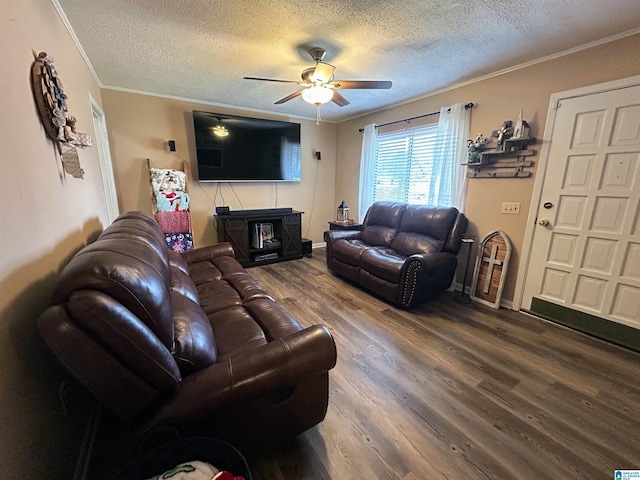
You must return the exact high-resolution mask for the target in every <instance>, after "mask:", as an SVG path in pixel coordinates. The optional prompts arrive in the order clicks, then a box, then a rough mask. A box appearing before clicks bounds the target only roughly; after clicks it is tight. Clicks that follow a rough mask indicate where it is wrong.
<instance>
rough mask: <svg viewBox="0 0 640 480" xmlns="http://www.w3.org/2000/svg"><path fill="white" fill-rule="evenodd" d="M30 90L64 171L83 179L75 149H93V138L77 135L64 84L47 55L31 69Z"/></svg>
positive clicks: (38, 58) (42, 53) (81, 134)
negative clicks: (63, 87) (58, 153)
mask: <svg viewBox="0 0 640 480" xmlns="http://www.w3.org/2000/svg"><path fill="white" fill-rule="evenodd" d="M34 53H35V52H34ZM31 87H32V89H33V97H34V99H35V101H36V107H37V108H38V114H39V115H40V121H41V122H42V125H43V126H44V130H45V132H46V134H47V136H48V137H49V138H50V139H51V140H53V142H54V143H55V144H56V146H57V147H58V152H60V156H61V158H62V166H63V168H64V171H65V172H66V173H68V174H69V175H71V176H72V177H74V178H83V175H84V170H82V168H81V167H80V159H79V158H78V151H77V149H76V147H80V148H85V147H90V146H91V136H90V135H89V134H87V133H78V132H76V119H75V118H74V117H72V116H70V115H68V112H67V96H66V95H65V93H64V90H63V89H62V81H61V80H60V78H59V77H58V71H57V70H56V67H54V66H53V58H52V57H50V56H49V55H47V54H46V52H40V53H39V54H38V56H37V57H36V59H35V61H34V62H33V65H32V66H31Z"/></svg>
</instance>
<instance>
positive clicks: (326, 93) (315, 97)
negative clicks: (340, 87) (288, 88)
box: [302, 85, 333, 105]
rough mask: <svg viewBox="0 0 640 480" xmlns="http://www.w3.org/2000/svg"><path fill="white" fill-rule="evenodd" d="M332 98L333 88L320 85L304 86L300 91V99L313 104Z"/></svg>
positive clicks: (319, 103)
mask: <svg viewBox="0 0 640 480" xmlns="http://www.w3.org/2000/svg"><path fill="white" fill-rule="evenodd" d="M332 98H333V90H330V89H328V88H325V87H322V86H320V85H314V86H313V87H309V88H305V89H304V90H303V91H302V99H303V100H304V101H305V102H307V103H311V104H313V105H322V104H323V103H327V102H329V101H331V99H332Z"/></svg>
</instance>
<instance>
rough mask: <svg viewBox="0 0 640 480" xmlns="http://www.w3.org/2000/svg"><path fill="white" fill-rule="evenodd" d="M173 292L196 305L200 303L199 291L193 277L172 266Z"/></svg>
mask: <svg viewBox="0 0 640 480" xmlns="http://www.w3.org/2000/svg"><path fill="white" fill-rule="evenodd" d="M171 291H172V292H176V293H179V294H180V295H184V296H185V297H187V298H190V299H191V300H193V301H194V302H196V303H200V297H199V296H198V289H197V287H196V285H195V283H193V280H191V277H190V276H189V275H188V274H186V273H184V272H183V271H182V270H180V269H179V268H178V267H174V266H173V265H171Z"/></svg>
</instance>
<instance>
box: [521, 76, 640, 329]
mask: <svg viewBox="0 0 640 480" xmlns="http://www.w3.org/2000/svg"><path fill="white" fill-rule="evenodd" d="M556 108H557V111H556V114H555V122H554V124H553V125H554V126H553V132H552V134H551V140H550V144H549V147H548V148H549V151H548V157H547V158H548V160H547V169H546V172H545V174H544V184H543V186H542V194H541V199H540V206H539V209H538V212H537V218H536V226H535V230H534V233H533V241H532V244H531V254H530V260H529V267H528V270H527V277H526V279H525V283H524V294H523V301H522V307H523V308H524V309H525V310H529V309H530V307H531V302H532V300H533V299H534V297H537V298H539V299H541V300H544V301H546V302H550V303H553V304H556V305H561V306H564V307H568V308H571V309H573V310H578V311H581V312H584V313H587V314H591V315H594V316H597V317H601V318H604V319H607V320H611V321H613V322H617V323H621V324H624V325H627V326H629V327H633V328H638V329H640V217H639V212H640V210H639V201H640V86H638V85H636V86H631V87H625V88H619V89H614V90H611V91H605V92H600V93H594V94H591V95H584V96H577V97H575V98H567V99H563V100H561V101H559V103H558V104H557V106H556Z"/></svg>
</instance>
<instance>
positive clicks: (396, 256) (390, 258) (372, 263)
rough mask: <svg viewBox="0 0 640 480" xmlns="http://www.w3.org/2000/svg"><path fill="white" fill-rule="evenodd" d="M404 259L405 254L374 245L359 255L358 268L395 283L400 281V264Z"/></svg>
mask: <svg viewBox="0 0 640 480" xmlns="http://www.w3.org/2000/svg"><path fill="white" fill-rule="evenodd" d="M406 259H407V257H406V255H402V254H400V253H398V252H396V251H395V250H393V249H392V248H385V247H375V248H371V249H369V250H367V251H366V252H365V253H364V254H363V255H362V256H361V257H360V268H361V269H363V270H366V271H367V272H369V273H371V274H372V275H374V276H376V277H378V278H382V279H384V280H387V281H389V282H392V283H396V284H397V283H400V279H401V273H402V266H403V265H404V262H405V261H406Z"/></svg>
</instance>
